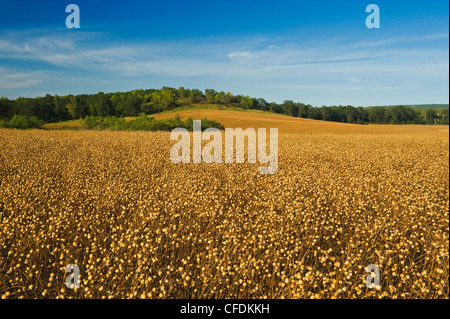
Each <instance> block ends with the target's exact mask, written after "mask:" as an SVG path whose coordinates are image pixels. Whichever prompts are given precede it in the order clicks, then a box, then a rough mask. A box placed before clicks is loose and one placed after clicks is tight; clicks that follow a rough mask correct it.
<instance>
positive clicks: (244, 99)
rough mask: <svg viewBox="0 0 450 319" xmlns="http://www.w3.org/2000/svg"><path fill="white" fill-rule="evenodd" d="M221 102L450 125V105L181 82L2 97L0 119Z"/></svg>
mask: <svg viewBox="0 0 450 319" xmlns="http://www.w3.org/2000/svg"><path fill="white" fill-rule="evenodd" d="M198 104H220V105H224V106H232V107H238V108H242V109H247V110H260V111H268V112H273V113H278V114H285V115H289V116H294V117H301V118H309V119H315V120H324V121H334V122H343V123H354V124H449V110H448V106H447V108H442V107H441V106H442V105H438V107H436V108H435V109H434V108H431V107H430V106H428V107H421V106H419V105H418V107H417V108H416V107H410V106H402V105H395V106H373V107H354V106H351V105H346V106H342V105H339V106H322V107H313V106H311V105H309V104H304V103H298V102H293V101H290V100H287V101H284V102H283V103H282V104H278V103H275V102H267V101H265V100H264V99H262V98H253V97H249V96H243V95H233V94H231V93H229V92H228V93H225V92H223V91H221V92H218V91H215V90H213V89H206V90H205V91H204V92H202V91H201V90H198V89H185V88H183V87H180V88H178V89H176V88H169V87H163V88H162V89H148V90H142V89H140V90H134V91H131V92H117V93H103V92H99V93H97V94H90V95H88V94H81V95H65V96H59V95H50V94H47V95H46V96H44V97H36V98H24V97H19V98H17V99H16V100H9V99H7V98H5V97H2V98H0V124H1V123H2V121H3V123H7V122H8V121H11V120H12V119H13V118H14V116H16V117H17V116H21V117H27V118H32V119H33V120H34V121H36V122H37V123H42V122H60V121H67V120H72V119H85V118H87V117H89V116H95V117H108V116H114V117H126V116H139V115H140V114H142V113H145V114H154V113H159V112H162V111H166V110H171V109H174V108H176V107H180V106H185V107H186V106H187V107H189V106H194V105H198Z"/></svg>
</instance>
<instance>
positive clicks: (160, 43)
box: [0, 0, 449, 106]
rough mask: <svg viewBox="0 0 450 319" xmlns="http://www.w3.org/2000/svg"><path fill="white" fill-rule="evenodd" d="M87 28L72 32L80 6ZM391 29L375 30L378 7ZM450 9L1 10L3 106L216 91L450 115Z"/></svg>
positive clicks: (218, 4) (292, 5) (131, 4)
mask: <svg viewBox="0 0 450 319" xmlns="http://www.w3.org/2000/svg"><path fill="white" fill-rule="evenodd" d="M71 3H75V4H77V5H78V6H79V8H80V13H81V14H80V17H81V19H80V20H81V28H80V29H68V28H66V25H65V20H66V17H67V16H68V15H69V14H68V13H66V12H65V8H66V6H67V5H68V4H71ZM371 3H374V4H377V5H378V6H379V7H380V13H381V15H380V17H381V28H380V29H368V28H367V27H366V25H365V20H366V17H367V15H368V13H366V12H365V8H366V6H367V5H368V4H371ZM448 68H449V7H448V2H447V1H441V0H439V1H438V0H432V1H403V0H399V1H385V0H383V1H381V0H370V1H361V0H348V1H331V0H329V1H328V0H317V1H300V0H297V1H283V0H279V1H269V0H260V1H249V0H240V1H235V0H229V1H212V0H210V1H203V0H190V1H167V0H166V1H132V0H130V1H94V0H90V1H87V0H69V1H62V0H46V1H36V0H33V1H32V0H21V1H9V0H8V1H4V0H0V96H6V97H8V98H16V97H18V96H26V97H34V96H42V95H45V94H46V93H50V94H60V95H63V94H81V93H96V92H98V91H103V92H116V91H129V90H133V89H139V88H144V89H145V88H161V87H163V86H170V87H179V86H184V87H185V88H197V89H201V90H204V89H206V88H213V89H216V90H219V91H222V90H223V91H226V92H228V91H230V92H232V93H234V94H248V95H250V96H253V97H262V98H264V99H266V100H267V101H269V102H271V101H275V102H282V101H283V100H294V101H298V102H304V103H309V104H312V105H314V106H321V105H347V104H350V105H355V106H368V105H391V104H422V103H449V91H448V86H449V71H448Z"/></svg>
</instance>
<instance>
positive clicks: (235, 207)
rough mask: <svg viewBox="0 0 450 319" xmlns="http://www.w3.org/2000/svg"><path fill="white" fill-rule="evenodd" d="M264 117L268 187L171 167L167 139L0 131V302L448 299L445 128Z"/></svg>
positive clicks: (253, 178)
mask: <svg viewBox="0 0 450 319" xmlns="http://www.w3.org/2000/svg"><path fill="white" fill-rule="evenodd" d="M205 112H206V111H205ZM245 114H247V113H239V117H240V118H242V117H243V116H246V115H245ZM210 115H211V114H209V115H208V114H205V116H206V117H208V119H211V120H218V121H219V122H221V123H222V124H224V126H225V127H229V126H228V125H227V124H231V122H226V119H225V120H224V119H223V118H222V119H220V118H214V117H212V116H210ZM172 116H173V114H172ZM248 116H256V115H252V114H249V115H248ZM258 116H259V117H257V119H258V121H259V122H257V123H250V125H248V126H253V127H280V134H279V150H278V153H279V165H278V171H277V172H276V174H273V175H261V174H260V173H259V168H260V166H261V164H259V163H255V164H253V163H247V162H246V163H244V164H237V163H233V164H206V163H201V164H174V163H172V162H171V160H170V156H169V153H170V149H171V147H172V145H173V144H174V142H173V141H171V140H170V137H169V136H170V133H169V132H112V131H99V132H97V131H45V130H31V131H18V130H9V129H4V130H0V296H2V298H307V299H310V298H408V299H409V298H448V297H449V177H448V173H449V153H448V149H449V137H448V131H447V132H445V130H448V126H445V127H444V126H439V127H434V126H433V127H431V126H422V127H420V128H419V127H414V126H408V127H406V126H404V127H400V126H393V127H387V126H364V127H363V126H356V125H350V124H339V125H337V124H335V123H324V122H317V121H312V120H303V122H304V123H305V127H306V128H305V129H303V133H304V134H302V132H300V131H296V130H295V129H294V127H295V126H294V124H289V123H288V124H286V125H284V126H283V125H282V122H281V120H280V123H281V124H279V123H278V122H266V124H263V123H262V121H265V120H264V118H265V116H266V117H267V116H269V115H264V114H261V115H258ZM203 117H204V116H203ZM203 117H202V118H203ZM235 117H236V116H235ZM280 118H281V119H285V117H280ZM308 123H309V124H308ZM234 124H236V125H240V124H242V123H241V122H240V121H237V120H236V121H235V123H234ZM265 125H266V126H265ZM308 125H309V126H308ZM314 125H315V126H314ZM243 127H244V126H243ZM290 127H291V128H292V129H289V128H290ZM340 128H342V129H340ZM333 130H334V131H335V133H337V134H332V132H333ZM415 130H416V131H415ZM70 264H76V265H78V266H79V269H80V281H81V286H80V287H79V288H77V289H69V288H68V287H66V284H65V280H66V277H67V276H68V274H67V273H66V272H65V271H66V266H67V265H70ZM370 264H375V265H377V266H378V267H379V268H380V277H381V281H380V287H378V288H377V289H369V288H367V287H366V283H365V280H366V277H367V276H368V273H367V272H366V270H365V268H366V267H367V266H368V265H370Z"/></svg>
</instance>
